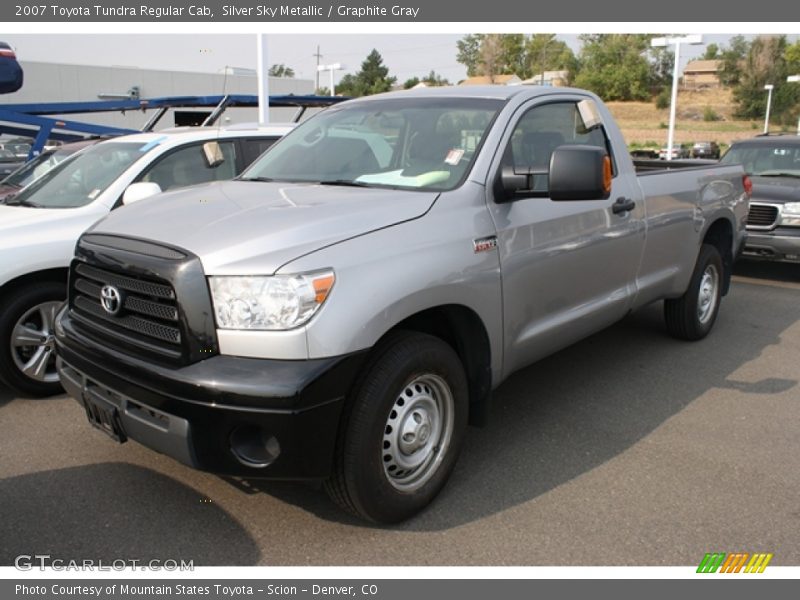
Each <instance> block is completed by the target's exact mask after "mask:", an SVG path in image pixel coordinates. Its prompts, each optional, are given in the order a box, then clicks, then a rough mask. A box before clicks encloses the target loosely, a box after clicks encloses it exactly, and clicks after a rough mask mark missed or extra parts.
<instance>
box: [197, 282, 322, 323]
mask: <svg viewBox="0 0 800 600" xmlns="http://www.w3.org/2000/svg"><path fill="white" fill-rule="evenodd" d="M335 279H336V277H335V275H334V274H333V271H331V270H326V271H315V272H313V273H303V274H299V275H272V276H263V277H261V276H258V277H228V276H223V277H209V286H210V288H211V297H212V299H213V302H214V313H215V314H216V317H217V327H219V328H220V329H255V330H273V331H275V330H285V329H292V328H294V327H299V326H301V325H303V324H304V323H306V322H307V321H308V320H309V319H310V318H311V317H312V316H313V315H314V313H315V312H317V310H318V309H319V307H320V306H322V304H323V303H324V302H325V300H326V299H327V297H328V295H329V294H330V291H331V288H333V282H334V281H335Z"/></svg>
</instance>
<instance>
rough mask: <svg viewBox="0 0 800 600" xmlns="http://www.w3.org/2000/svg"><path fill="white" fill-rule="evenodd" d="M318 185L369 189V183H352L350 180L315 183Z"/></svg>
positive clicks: (325, 180)
mask: <svg viewBox="0 0 800 600" xmlns="http://www.w3.org/2000/svg"><path fill="white" fill-rule="evenodd" d="M317 183H318V184H319V185H341V186H345V187H370V184H369V183H364V182H363V181H353V180H351V179H324V180H322V181H318V182H317Z"/></svg>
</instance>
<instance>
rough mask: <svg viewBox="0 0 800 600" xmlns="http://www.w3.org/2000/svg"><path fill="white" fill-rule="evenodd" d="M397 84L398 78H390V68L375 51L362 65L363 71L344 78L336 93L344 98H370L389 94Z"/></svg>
mask: <svg viewBox="0 0 800 600" xmlns="http://www.w3.org/2000/svg"><path fill="white" fill-rule="evenodd" d="M396 82H397V78H396V77H389V67H387V66H385V65H384V64H383V57H382V56H381V55H380V53H379V52H378V51H377V50H375V49H373V50H372V52H370V53H369V55H368V56H367V58H366V59H365V60H364V62H362V63H361V70H360V71H359V72H358V73H356V74H355V75H351V74H349V73H348V74H347V75H345V76H344V77H342V80H341V81H340V82H339V85H337V86H336V91H337V92H338V93H340V94H342V95H343V96H369V95H371V94H380V93H381V92H388V91H389V90H390V89H392V86H393V85H394V84H395V83H396Z"/></svg>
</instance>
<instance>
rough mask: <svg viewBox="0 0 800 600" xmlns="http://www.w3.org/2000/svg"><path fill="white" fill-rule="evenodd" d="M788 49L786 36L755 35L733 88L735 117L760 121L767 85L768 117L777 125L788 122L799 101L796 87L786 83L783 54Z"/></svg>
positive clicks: (786, 63) (786, 71) (764, 112)
mask: <svg viewBox="0 0 800 600" xmlns="http://www.w3.org/2000/svg"><path fill="white" fill-rule="evenodd" d="M789 48H790V46H789V44H788V43H787V41H786V36H784V35H780V36H759V37H757V38H755V39H754V40H753V41H752V42H751V43H750V45H749V49H748V52H747V54H746V55H745V57H744V60H743V61H742V62H741V66H740V72H739V78H738V83H737V84H736V86H735V87H734V88H733V98H734V101H735V102H736V115H737V116H739V117H744V118H747V119H760V118H763V117H764V115H765V114H766V110H767V95H768V94H767V92H766V91H765V90H764V86H765V85H767V84H771V85H773V86H775V87H774V89H773V91H772V106H771V114H772V115H773V116H774V118H775V120H776V121H778V122H784V123H788V119H789V118H790V117H792V115H791V114H790V113H793V108H794V107H795V105H796V104H797V103H798V100H800V91H798V89H797V85H796V84H792V83H787V82H786V77H787V75H789V74H791V73H790V71H789V64H790V62H789V60H787V58H788V57H787V53H788V50H789Z"/></svg>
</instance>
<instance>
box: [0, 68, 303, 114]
mask: <svg viewBox="0 0 800 600" xmlns="http://www.w3.org/2000/svg"><path fill="white" fill-rule="evenodd" d="M101 59H102V57H98V60H101ZM20 64H21V65H22V68H23V70H24V71H25V83H24V85H23V86H22V89H20V90H19V91H18V92H15V93H13V94H4V95H3V96H2V97H0V105H2V104H6V103H8V104H11V103H29V102H95V101H98V100H100V98H98V94H100V93H111V94H126V93H127V92H128V90H130V88H131V87H133V86H138V87H139V91H140V97H141V98H157V97H161V96H211V95H219V94H226V93H228V94H256V90H257V79H256V76H255V75H242V74H235V75H232V74H228V75H225V74H223V73H194V72H188V71H186V72H183V71H159V70H155V69H137V68H132V67H114V66H109V67H104V66H89V65H68V64H57V63H42V62H30V61H20ZM269 86H270V94H271V95H281V94H296V95H306V94H313V93H314V81H313V80H311V79H294V78H284V77H270V81H269ZM180 110H189V109H180ZM204 110H206V111H207V110H210V109H204ZM152 114H153V111H152V110H149V111H147V112H144V113H143V112H141V111H128V112H126V113H125V114H124V115H123V114H122V113H118V112H113V113H91V114H74V115H64V116H63V118H67V119H73V120H75V121H86V122H89V123H96V124H100V125H110V126H116V127H127V128H130V129H140V128H141V127H142V126H143V125H144V124H145V123H146V122H147V120H148V119H149V118H150V116H151V115H152ZM294 114H295V109H293V108H273V109H270V121H271V122H273V123H280V122H286V121H289V120H291V118H292V117H293V116H294ZM224 119H225V121H224V123H226V124H227V123H242V122H255V121H256V120H257V119H258V114H257V111H256V109H250V108H236V109H228V111H226V112H225V115H224ZM173 125H174V118H173V116H172V114H167V115H165V116H164V117H163V119H162V120H161V121H160V122H159V124H158V127H157V129H162V128H165V127H172V126H173Z"/></svg>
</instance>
